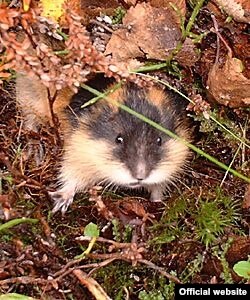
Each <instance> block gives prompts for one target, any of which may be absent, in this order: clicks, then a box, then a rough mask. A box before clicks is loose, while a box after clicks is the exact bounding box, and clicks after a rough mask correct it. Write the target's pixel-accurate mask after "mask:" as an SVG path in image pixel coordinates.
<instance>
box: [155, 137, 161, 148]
mask: <svg viewBox="0 0 250 300" xmlns="http://www.w3.org/2000/svg"><path fill="white" fill-rule="evenodd" d="M156 143H157V145H158V146H161V145H162V139H161V137H160V136H159V137H158V138H157V140H156Z"/></svg>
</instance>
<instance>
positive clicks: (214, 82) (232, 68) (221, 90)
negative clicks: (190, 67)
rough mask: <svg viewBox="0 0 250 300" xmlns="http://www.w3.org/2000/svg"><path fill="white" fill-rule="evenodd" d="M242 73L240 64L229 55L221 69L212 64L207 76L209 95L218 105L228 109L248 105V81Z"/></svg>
mask: <svg viewBox="0 0 250 300" xmlns="http://www.w3.org/2000/svg"><path fill="white" fill-rule="evenodd" d="M242 71H243V65H242V62H241V61H240V60H239V59H237V58H235V57H231V55H228V57H227V60H226V62H225V64H224V65H223V66H222V67H221V66H220V65H219V64H214V65H213V66H212V68H211V70H210V72H209V74H208V80H207V89H208V92H209V94H210V95H211V96H212V97H213V98H214V99H215V100H216V101H217V102H219V103H220V104H223V105H226V106H229V107H241V106H247V105H250V92H249V90H250V89H249V87H250V79H248V78H246V77H245V76H244V75H243V74H242Z"/></svg>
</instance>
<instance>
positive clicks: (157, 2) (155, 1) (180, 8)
mask: <svg viewBox="0 0 250 300" xmlns="http://www.w3.org/2000/svg"><path fill="white" fill-rule="evenodd" d="M150 4H151V5H152V6H154V7H165V8H171V7H174V8H175V9H176V10H177V14H179V15H180V16H182V17H183V18H185V15H186V9H187V7H186V1H185V0H150Z"/></svg>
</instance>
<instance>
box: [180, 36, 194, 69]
mask: <svg viewBox="0 0 250 300" xmlns="http://www.w3.org/2000/svg"><path fill="white" fill-rule="evenodd" d="M196 50H197V49H196V47H195V45H194V43H193V41H192V40H191V39H190V38H186V39H185V41H184V43H183V45H182V48H181V50H180V51H179V52H178V53H177V54H176V56H175V59H176V60H177V61H178V63H179V64H181V65H182V66H186V67H192V66H193V65H194V64H195V63H196V62H197V61H198V59H199V54H198V52H197V51H196Z"/></svg>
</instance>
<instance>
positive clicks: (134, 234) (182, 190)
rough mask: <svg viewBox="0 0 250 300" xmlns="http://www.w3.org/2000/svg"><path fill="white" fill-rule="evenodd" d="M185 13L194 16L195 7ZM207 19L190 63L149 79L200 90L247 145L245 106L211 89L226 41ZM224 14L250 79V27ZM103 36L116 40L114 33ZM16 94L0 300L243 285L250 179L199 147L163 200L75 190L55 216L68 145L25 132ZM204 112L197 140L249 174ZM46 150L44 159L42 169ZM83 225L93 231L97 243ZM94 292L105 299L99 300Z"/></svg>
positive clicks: (5, 167) (204, 12)
mask: <svg viewBox="0 0 250 300" xmlns="http://www.w3.org/2000/svg"><path fill="white" fill-rule="evenodd" d="M111 2H112V1H111ZM114 2H115V1H114ZM122 2H123V1H122ZM124 2H126V3H127V1H124ZM126 9H127V8H126ZM187 11H188V15H189V16H190V14H191V11H192V8H191V7H190V5H188V6H187ZM98 13H99V11H98ZM213 13H214V11H213ZM210 15H211V6H204V7H203V8H201V10H200V13H199V15H198V17H197V20H196V22H195V26H194V32H195V33H197V34H198V33H201V32H206V35H205V36H204V37H203V39H202V41H201V42H200V43H199V46H198V48H199V51H200V56H199V58H198V59H197V61H196V62H195V64H194V65H192V66H184V67H183V66H181V67H178V68H179V69H177V67H176V68H175V67H174V65H171V68H170V69H171V71H172V72H166V71H165V70H160V71H154V73H149V74H150V75H151V74H153V75H157V76H159V77H160V78H163V79H164V80H165V79H166V80H168V82H171V84H173V85H175V86H176V88H179V87H180V86H181V87H182V88H184V90H185V91H186V92H187V93H188V94H189V95H192V93H193V95H194V91H196V92H197V91H199V93H196V95H197V94H199V95H201V96H202V99H203V100H204V101H206V103H209V105H210V107H211V112H212V113H213V116H214V117H215V118H216V119H217V120H219V121H220V123H221V124H222V125H223V126H224V127H226V129H228V131H230V132H233V133H236V135H238V136H240V137H242V138H246V140H247V139H249V138H250V126H249V122H250V121H249V106H248V107H246V106H244V107H241V105H240V106H238V105H237V107H235V105H233V107H229V106H227V105H225V103H224V105H222V104H218V103H216V102H215V101H211V97H210V96H209V95H208V94H207V93H206V88H205V85H206V82H207V80H208V72H209V70H211V66H212V65H213V63H212V62H213V61H214V59H215V57H216V47H217V46H218V45H217V35H216V34H215V33H214V32H212V31H211V30H210V29H211V26H212V25H211V24H213V22H212V20H211V18H210ZM93 18H95V17H93ZM223 18H224V15H223V14H221V13H220V14H219V15H217V21H218V23H219V25H220V34H221V35H222V36H223V37H224V38H225V39H226V41H227V43H228V45H229V46H230V48H231V50H232V52H233V53H234V55H235V56H237V58H238V59H240V60H241V61H244V65H245V69H244V76H245V78H250V76H249V74H250V73H249V70H250V69H249V58H248V59H247V49H248V53H249V51H250V45H249V42H248V43H247V37H248V38H249V26H248V25H246V24H244V23H237V22H236V21H231V22H230V23H223V22H224V19H223ZM98 22H99V21H98ZM222 24H223V26H222ZM96 26H97V25H96V24H94V25H93V24H92V25H91V26H90V25H89V26H88V30H89V32H90V33H91V35H92V36H93V40H94V41H95V43H96V44H98V45H99V47H100V45H101V44H100V41H98V40H97V36H96V33H95V30H96ZM98 26H99V23H98ZM105 26H106V25H105ZM104 30H106V28H105V27H104ZM112 30H113V29H112ZM105 34H106V35H110V34H111V33H110V32H109V31H108V29H107V31H105ZM220 47H221V51H220V60H221V61H224V62H225V60H226V57H227V48H226V47H225V45H224V44H223V43H222V44H221V46H220ZM176 74H177V75H176ZM217 74H218V72H217ZM178 75H181V76H179V77H178ZM14 90H15V80H14V79H11V80H9V81H5V82H4V83H3V87H2V89H1V91H0V115H1V118H0V171H1V173H0V176H1V177H0V224H1V225H0V228H1V229H0V294H1V293H2V294H5V293H19V294H22V295H27V296H31V297H34V298H35V299H109V298H108V297H107V295H108V296H109V297H110V298H111V299H173V298H174V284H175V283H180V282H181V283H241V282H247V279H244V278H243V277H240V276H238V275H237V274H236V272H234V270H233V267H234V265H235V264H236V263H237V262H239V261H244V260H247V259H249V255H250V238H249V220H250V215H249V207H250V203H249V202H250V201H249V192H248V193H247V190H248V189H249V183H247V182H246V181H244V180H243V179H241V178H238V177H237V176H235V175H233V174H231V173H225V171H224V170H222V169H221V168H220V167H219V166H217V165H216V164H214V163H213V162H211V161H209V160H208V159H206V158H205V157H203V156H202V155H200V154H197V153H195V152H193V154H192V157H191V158H190V163H189V168H188V169H187V170H186V172H185V174H182V175H181V178H180V179H179V180H178V181H177V182H176V185H175V186H170V189H169V192H168V193H167V194H166V201H165V202H164V203H155V202H150V201H149V200H148V195H147V194H140V195H138V194H136V195H134V194H131V193H129V192H127V191H124V190H118V191H116V193H113V192H108V191H104V193H102V191H100V190H98V189H95V188H93V190H91V191H90V192H89V193H88V194H84V195H82V194H80V195H77V197H76V199H75V200H74V202H73V204H72V205H71V206H70V208H69V210H68V211H67V212H66V213H65V215H62V214H61V213H56V214H54V215H53V214H52V213H51V210H52V207H53V203H52V201H51V200H50V198H49V196H48V190H53V189H54V188H55V185H56V177H57V172H58V167H59V165H60V157H61V155H62V142H63V141H62V142H60V141H58V137H57V134H56V133H57V129H56V128H54V127H53V126H52V127H46V128H45V127H44V128H41V129H40V130H39V131H38V132H33V131H28V130H25V128H24V126H23V120H22V117H21V116H20V112H19V111H18V109H17V107H16V102H15V92H14ZM193 99H195V97H194V98H193ZM196 99H197V98H196ZM203 100H202V101H203ZM196 105H197V104H196ZM203 105H204V104H203ZM196 108H197V106H196ZM196 108H193V110H189V112H188V113H189V115H191V116H190V118H191V121H192V127H193V128H194V129H193V130H194V144H195V145H196V146H197V147H198V148H200V149H202V150H203V151H204V152H205V153H208V154H209V155H211V156H213V157H215V158H216V159H217V160H219V161H220V162H222V163H224V164H226V165H227V166H229V165H230V166H231V167H232V168H233V169H235V170H237V171H238V172H239V173H241V174H243V175H244V176H245V177H247V176H248V177H249V174H250V172H249V170H250V165H249V157H250V148H249V146H248V147H247V146H244V145H243V144H242V143H241V142H239V140H237V139H236V138H235V137H233V136H232V135H231V134H230V132H228V131H225V130H224V129H222V128H221V127H220V126H219V125H218V124H217V123H214V122H213V121H212V120H211V118H210V119H209V118H206V116H205V114H202V113H200V114H199V113H197V111H196ZM41 153H42V154H43V161H42V163H40V164H39V165H37V160H38V156H39V155H40V154H41ZM11 222H12V223H11ZM5 224H7V226H6V227H1V226H3V225H5ZM95 225H97V227H96V226H95ZM86 228H87V229H89V230H90V231H91V232H92V233H93V231H94V232H95V235H94V236H95V237H94V238H91V237H90V235H91V234H90V235H89V234H88V233H86ZM96 232H97V233H96ZM83 253H84V254H83ZM80 255H81V256H80ZM79 256H80V257H79ZM94 287H95V289H96V290H98V291H99V292H100V293H101V295H102V297H103V298H97V296H96V295H97V291H96V290H94ZM102 289H103V290H102Z"/></svg>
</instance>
